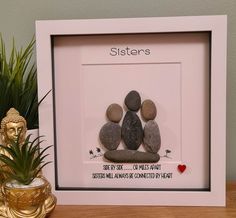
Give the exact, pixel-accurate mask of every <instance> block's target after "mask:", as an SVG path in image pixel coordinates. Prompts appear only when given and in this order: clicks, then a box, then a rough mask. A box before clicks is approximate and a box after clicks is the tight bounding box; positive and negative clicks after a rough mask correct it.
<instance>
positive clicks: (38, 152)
mask: <svg viewBox="0 0 236 218" xmlns="http://www.w3.org/2000/svg"><path fill="white" fill-rule="evenodd" d="M19 136H20V134H19V135H18V137H17V140H16V141H14V140H12V141H11V144H10V145H9V146H5V145H0V149H2V151H3V152H1V154H0V162H1V163H2V167H1V170H0V173H2V174H3V175H4V177H5V178H7V179H6V180H5V182H4V183H3V185H2V195H3V200H4V202H5V205H6V207H7V209H5V211H6V213H7V214H6V217H22V218H23V217H25V216H26V214H28V215H29V214H30V217H45V216H46V215H47V214H46V212H45V211H46V209H45V208H46V207H47V205H46V203H45V202H47V200H46V199H48V198H50V195H51V190H50V185H49V183H48V182H47V180H46V179H45V178H44V177H43V176H41V175H40V172H41V170H42V168H43V167H45V166H46V165H47V164H49V163H50V162H48V161H45V158H46V157H47V156H48V154H45V153H46V151H47V150H48V149H49V148H50V147H51V146H47V147H46V148H44V149H42V148H40V144H41V142H42V140H41V138H42V137H40V136H39V137H37V138H36V139H34V140H33V141H31V140H30V137H31V135H28V136H27V137H26V139H25V141H24V143H23V144H21V143H20V142H19ZM54 206H55V205H54ZM11 211H13V212H12V213H11ZM8 213H10V214H8ZM12 214H18V215H17V216H14V215H12ZM27 217H28V216H27Z"/></svg>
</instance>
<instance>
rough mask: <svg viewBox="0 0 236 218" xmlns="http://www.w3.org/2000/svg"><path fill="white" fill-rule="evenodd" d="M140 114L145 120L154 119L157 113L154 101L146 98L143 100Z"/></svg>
mask: <svg viewBox="0 0 236 218" xmlns="http://www.w3.org/2000/svg"><path fill="white" fill-rule="evenodd" d="M141 115H142V117H143V118H144V119H145V120H154V119H155V117H156V115H157V109H156V105H155V103H154V102H153V101H152V100H150V99H147V100H145V101H143V103H142V106H141Z"/></svg>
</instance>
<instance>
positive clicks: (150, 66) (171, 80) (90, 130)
mask: <svg viewBox="0 0 236 218" xmlns="http://www.w3.org/2000/svg"><path fill="white" fill-rule="evenodd" d="M209 43H210V42H209V35H208V33H191V34H190V33H181V34H180V33H179V34H139V35H113V36H112V35H108V36H104V35H102V36H73V37H69V36H66V37H65V36H64V37H63V36H62V37H55V38H54V66H55V72H54V77H55V81H54V82H55V93H56V95H55V96H56V99H55V103H56V105H55V107H56V112H57V113H56V122H57V126H56V133H57V135H56V136H57V144H56V146H57V166H58V184H59V186H60V187H72V188H73V187H74V188H76V187H95V188H96V187H103V188H109V187H110V188H132V187H135V188H180V189H181V188H189V189H194V188H197V189H204V188H208V187H209V88H210V87H209ZM65 75H66V76H65ZM130 90H137V91H139V93H140V95H141V97H142V100H145V99H147V98H149V99H152V100H153V101H154V102H155V103H156V106H157V111H158V112H157V118H156V121H157V123H158V125H159V128H160V132H161V137H162V145H161V150H160V151H159V154H160V155H161V156H163V155H164V154H165V150H166V149H169V150H171V155H170V156H171V158H163V157H162V158H161V160H160V162H159V163H158V164H160V165H161V167H159V168H158V169H156V168H155V167H154V169H151V167H150V166H151V164H148V167H146V168H145V166H142V164H138V170H137V169H136V165H135V164H121V165H120V164H119V165H120V168H119V167H117V164H113V163H110V162H106V161H105V160H104V159H103V158H102V157H98V158H95V159H90V156H89V151H90V150H95V149H96V147H100V148H101V150H102V151H104V150H103V148H102V146H101V145H100V143H99V139H98V134H99V130H100V128H101V126H102V125H103V124H105V122H107V120H106V117H105V112H106V109H107V107H108V106H109V104H111V103H114V102H116V103H119V104H120V105H122V106H123V101H124V98H125V96H126V94H127V93H128V92H129V91H130ZM190 102H192V103H190ZM143 125H144V123H143ZM68 129H69V131H68ZM119 149H123V147H122V145H120V147H119ZM140 149H142V148H140ZM158 164H157V165H158ZM178 164H186V166H187V169H186V171H185V172H184V173H182V174H181V173H179V172H178V170H177V166H178ZM112 165H115V166H116V167H115V168H114V169H112ZM106 166H108V167H107V168H106ZM142 167H143V168H142ZM68 169H72V170H68ZM96 173H102V175H105V177H104V178H99V179H96V178H94V176H93V175H95V174H96ZM109 173H110V174H109ZM137 173H147V175H150V177H149V178H140V176H139V175H138V174H137ZM153 173H154V178H152V175H153ZM165 173H169V174H168V175H169V177H168V176H167V177H168V178H164V176H162V175H164V174H165ZM116 174H123V175H124V177H125V176H126V175H128V176H129V175H131V174H133V175H132V178H129V177H128V178H123V179H117V178H115V175H116ZM158 174H160V176H159V177H158ZM108 175H110V176H108ZM135 175H136V176H135ZM147 181H148V182H147ZM147 184H148V187H147Z"/></svg>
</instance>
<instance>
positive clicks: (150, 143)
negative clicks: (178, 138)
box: [143, 120, 161, 153]
mask: <svg viewBox="0 0 236 218" xmlns="http://www.w3.org/2000/svg"><path fill="white" fill-rule="evenodd" d="M143 146H144V148H145V149H146V150H147V151H148V152H152V153H157V152H158V151H159V149H160V147H161V135H160V130H159V127H158V124H157V123H156V121H154V120H149V121H148V122H147V123H146V124H145V126H144V137H143Z"/></svg>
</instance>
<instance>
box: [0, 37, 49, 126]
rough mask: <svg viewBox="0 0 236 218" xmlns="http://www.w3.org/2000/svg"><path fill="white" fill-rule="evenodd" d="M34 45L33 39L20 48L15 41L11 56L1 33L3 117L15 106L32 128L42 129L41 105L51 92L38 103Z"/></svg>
mask: <svg viewBox="0 0 236 218" xmlns="http://www.w3.org/2000/svg"><path fill="white" fill-rule="evenodd" d="M34 45H35V39H34V38H33V39H32V40H31V41H30V42H29V43H28V44H27V45H26V47H25V48H24V49H23V48H21V49H17V48H16V45H15V42H14V40H13V43H12V48H11V51H10V55H9V56H8V55H7V52H6V50H7V49H6V47H5V43H4V40H3V38H2V36H1V34H0V105H1V107H0V120H2V119H3V117H5V114H6V112H7V111H8V110H9V109H10V108H12V107H13V108H15V109H17V110H18V111H19V112H20V114H21V115H22V116H23V117H25V119H26V121H27V125H28V129H34V128H38V106H39V104H40V103H41V101H42V100H43V99H44V98H45V97H46V96H47V95H48V93H49V92H50V91H49V92H48V93H46V94H45V96H44V97H43V98H42V99H41V100H40V101H39V102H38V97H37V75H36V72H37V70H36V65H35V63H34V61H33V52H34Z"/></svg>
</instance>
